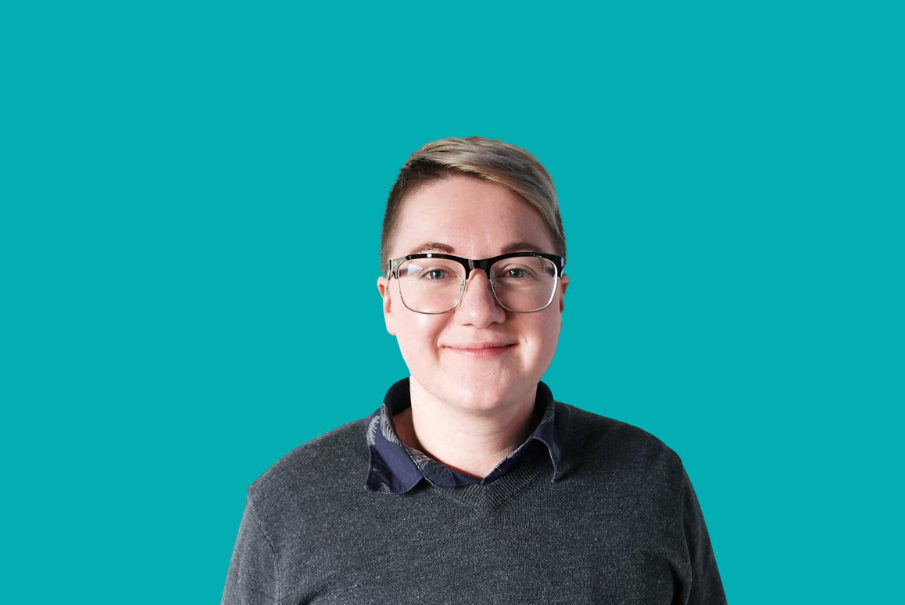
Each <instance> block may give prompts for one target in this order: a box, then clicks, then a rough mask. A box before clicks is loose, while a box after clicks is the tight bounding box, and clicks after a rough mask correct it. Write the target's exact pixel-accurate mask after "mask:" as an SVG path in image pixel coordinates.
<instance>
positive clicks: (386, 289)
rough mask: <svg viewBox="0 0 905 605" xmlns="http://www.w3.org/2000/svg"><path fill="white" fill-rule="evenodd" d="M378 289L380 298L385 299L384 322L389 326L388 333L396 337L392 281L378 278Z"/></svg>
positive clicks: (383, 277)
mask: <svg viewBox="0 0 905 605" xmlns="http://www.w3.org/2000/svg"><path fill="white" fill-rule="evenodd" d="M377 289H378V290H379V291H380V298H381V299H383V321H384V322H385V323H386V325H387V332H389V333H390V334H392V335H393V336H395V335H396V322H395V321H394V319H393V301H392V300H390V280H388V279H387V278H386V277H385V276H383V275H381V276H380V277H378V278H377Z"/></svg>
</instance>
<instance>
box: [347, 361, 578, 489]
mask: <svg viewBox="0 0 905 605" xmlns="http://www.w3.org/2000/svg"><path fill="white" fill-rule="evenodd" d="M411 405H412V402H411V396H410V393H409V380H408V378H405V379H403V380H400V381H399V382H397V383H396V384H394V385H393V386H392V387H390V390H389V391H387V394H386V398H384V401H383V407H381V408H380V409H379V410H377V411H376V412H374V414H373V415H372V416H371V417H370V419H369V420H368V432H367V440H368V450H369V452H370V467H369V469H368V478H367V481H366V483H365V488H366V489H368V490H370V491H372V492H380V493H387V494H404V493H406V492H408V491H409V490H411V489H412V488H413V487H415V485H417V484H418V483H419V482H420V481H421V480H422V479H423V480H426V481H427V482H428V483H430V484H431V485H433V486H435V487H439V488H444V489H448V488H452V487H458V486H460V485H472V484H475V483H480V484H481V485H486V484H488V483H491V482H492V481H495V480H496V479H499V478H500V477H502V476H503V475H505V474H506V473H508V472H509V471H511V470H512V469H514V468H515V467H517V466H518V465H519V464H521V463H522V462H524V461H525V460H527V459H528V458H529V457H530V456H531V454H532V453H535V452H536V451H537V449H538V448H539V447H544V448H545V449H546V452H547V453H548V454H549V455H550V460H551V461H552V462H553V477H552V481H556V478H557V476H558V474H559V467H560V463H559V462H560V458H561V457H562V448H561V447H560V443H559V439H558V437H557V436H556V430H555V429H554V425H553V418H554V414H555V410H556V402H555V401H554V400H553V394H552V393H551V392H550V389H549V388H548V387H547V385H545V384H544V383H542V382H540V383H538V385H537V398H536V399H535V403H534V409H535V413H536V414H540V415H541V416H540V422H539V423H538V425H537V428H536V429H534V432H533V433H531V436H529V437H528V439H527V440H526V441H525V442H524V443H523V444H522V445H520V446H519V447H518V448H516V449H515V450H514V451H513V452H512V453H510V454H509V455H508V456H506V457H505V458H504V459H503V460H502V461H501V462H500V463H499V464H498V465H497V466H496V468H494V469H493V470H492V471H491V472H490V474H488V475H487V476H486V477H484V478H483V479H480V478H478V477H472V476H470V475H466V474H464V473H460V472H459V471H456V470H455V469H452V468H450V467H448V466H446V465H445V464H443V463H442V462H438V461H436V460H434V459H433V458H431V457H429V456H427V455H426V454H424V453H423V452H420V451H418V450H416V449H414V448H411V447H409V446H407V445H406V444H404V443H403V442H402V441H401V440H400V439H399V436H398V435H397V434H396V429H395V427H394V426H393V421H392V418H393V416H394V415H395V414H398V413H399V412H401V411H403V410H405V409H406V408H408V407H410V406H411Z"/></svg>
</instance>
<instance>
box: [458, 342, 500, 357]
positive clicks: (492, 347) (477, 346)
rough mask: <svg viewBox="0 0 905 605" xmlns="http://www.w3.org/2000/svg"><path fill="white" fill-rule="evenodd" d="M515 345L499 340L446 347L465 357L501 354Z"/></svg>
mask: <svg viewBox="0 0 905 605" xmlns="http://www.w3.org/2000/svg"><path fill="white" fill-rule="evenodd" d="M514 346H515V343H512V344H507V343H501V342H476V343H468V344H463V345H447V346H446V348H447V349H449V350H450V351H452V352H453V353H458V354H459V355H465V356H466V357H479V358H480V357H495V356H497V355H502V354H503V353H505V352H506V351H508V350H509V349H511V348H512V347H514Z"/></svg>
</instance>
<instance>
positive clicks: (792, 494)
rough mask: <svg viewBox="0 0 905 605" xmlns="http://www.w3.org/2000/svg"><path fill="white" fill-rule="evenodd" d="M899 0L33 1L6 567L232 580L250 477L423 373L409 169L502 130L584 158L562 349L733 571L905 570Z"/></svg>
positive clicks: (16, 72)
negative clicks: (398, 181)
mask: <svg viewBox="0 0 905 605" xmlns="http://www.w3.org/2000/svg"><path fill="white" fill-rule="evenodd" d="M900 6H901V4H899V3H893V2H889V3H878V2H858V3H854V2H849V3H845V2H825V3H816V2H812V3H802V2H782V3H780V2H767V3H764V2H743V3H690V4H678V3H668V4H659V3H650V2H642V3H613V5H612V6H608V5H601V6H596V7H592V6H590V5H582V4H570V3H555V4H551V5H532V4H525V3H512V4H494V3H486V2H483V3H460V4H423V3H418V4H415V3H406V4H401V3H400V4H393V5H390V4H387V5H360V6H359V5H355V4H343V5H341V6H338V7H336V8H327V7H325V6H321V7H307V6H303V5H301V4H300V3H258V4H252V3H236V2H225V3H197V2H186V3H161V2H154V3H151V2H132V3H98V2H87V3H81V4H79V3H49V2H34V3H28V8H22V5H13V3H7V4H6V5H4V7H3V8H2V9H0V61H2V63H0V65H2V67H0V69H2V72H0V76H2V79H0V89H2V94H0V109H2V111H0V153H2V157H0V161H2V163H0V254H2V256H0V274H2V281H0V289H2V290H0V306H2V314H0V354H2V360H0V361H2V365H0V401H2V418H3V422H2V440H0V441H2V443H0V448H2V452H0V454H2V460H3V469H4V472H3V475H4V481H3V498H2V507H3V511H4V517H5V522H6V528H5V531H4V539H3V543H4V548H3V549H2V555H0V556H2V565H0V573H2V575H3V584H4V589H3V592H4V597H3V600H4V602H7V603H24V602H28V603H38V602H40V603H51V602H59V601H63V600H65V601H67V602H90V603H135V604H139V603H162V602H167V603H169V602H179V603H215V602H218V600H219V598H220V594H221V591H222V587H223V582H224V579H225V575H226V571H227V567H228V564H229V559H230V554H231V550H232V546H233V542H234V540H235V537H236V533H237V531H238V527H239V520H240V517H241V514H242V508H243V504H244V497H245V490H246V488H247V487H248V485H249V484H250V483H251V482H252V481H254V480H255V478H257V477H258V476H259V475H260V474H261V473H262V472H264V471H265V470H266V469H267V468H268V467H269V466H270V465H271V464H272V463H273V462H275V461H276V460H277V459H279V458H280V457H281V456H282V455H283V454H285V453H287V452H288V451H289V450H291V449H292V448H294V447H295V446H297V445H299V444H301V443H304V442H305V441H307V440H309V439H311V438H312V437H314V436H316V435H319V434H321V433H323V432H325V431H327V430H330V429H332V428H334V427H336V426H338V425H340V424H342V423H345V422H348V421H351V420H354V419H357V418H360V417H363V416H365V415H367V414H369V413H370V412H372V411H373V410H374V409H376V408H377V407H378V406H379V405H380V403H381V400H382V397H383V394H384V392H385V390H386V388H387V387H388V386H389V385H390V384H391V382H393V381H395V380H396V379H398V378H401V377H403V376H405V375H407V373H406V368H405V366H404V364H403V362H402V360H401V358H400V356H399V354H398V349H397V347H396V344H395V341H394V339H393V338H392V337H390V336H389V335H387V334H386V332H385V330H384V327H383V321H382V318H381V311H380V304H379V300H378V295H377V289H376V287H375V283H376V278H377V275H378V246H379V233H380V221H381V217H382V211H383V204H384V202H385V199H386V195H387V193H388V192H389V189H390V187H391V185H392V183H393V180H394V178H395V175H396V172H397V171H398V169H399V167H400V166H401V165H402V163H403V162H404V161H405V159H406V158H407V156H408V155H409V154H410V153H411V152H412V151H414V150H415V149H417V148H418V147H420V146H421V145H422V144H423V143H425V142H427V141H430V140H434V139H437V138H441V137H445V136H468V135H472V134H480V135H483V136H485V137H491V138H500V139H503V140H505V141H507V142H510V143H514V144H516V145H520V146H523V147H525V148H526V149H528V150H530V151H531V152H532V153H534V154H535V155H536V156H537V157H538V158H539V159H540V160H541V161H542V162H543V163H544V164H545V165H546V167H547V168H548V169H549V170H550V172H551V173H552V175H553V177H554V179H555V181H556V184H557V188H558V191H559V195H560V200H561V205H562V214H563V218H564V222H565V227H566V235H567V238H568V245H569V262H568V268H567V269H568V270H567V272H568V273H569V275H570V277H571V282H570V284H571V285H570V287H569V290H568V295H567V297H566V312H565V316H564V321H565V327H564V331H563V334H562V338H561V341H560V347H559V351H558V353H557V357H556V360H555V361H554V363H553V365H552V367H551V368H550V370H549V372H548V374H547V376H546V378H545V381H546V382H547V383H548V384H549V385H550V386H551V388H552V389H553V392H554V394H555V395H556V397H557V399H559V400H561V401H565V402H568V403H572V404H575V405H578V406H580V407H583V408H585V409H588V410H591V411H594V412H597V413H600V414H603V415H606V416H610V417H613V418H617V419H620V420H623V421H626V422H629V423H632V424H635V425H637V426H640V427H642V428H644V429H646V430H648V431H650V432H651V433H653V434H655V435H657V436H658V437H659V438H661V439H662V440H663V441H665V442H666V443H667V444H668V445H670V446H671V447H672V448H673V449H675V450H676V451H677V452H678V453H679V454H680V455H681V456H682V459H683V461H684V462H685V465H686V467H687V469H688V472H689V475H690V476H691V478H692V481H693V482H694V485H695V488H696V490H697V493H698V496H699V498H700V500H701V502H702V506H703V510H704V513H705V517H706V520H707V523H708V526H709V529H710V534H711V538H712V540H713V544H714V549H715V552H716V555H717V560H718V562H719V566H720V570H721V572H722V575H723V581H724V584H725V588H726V592H727V595H728V597H729V600H730V602H732V603H733V604H735V605H738V604H742V603H752V604H753V603H812V602H813V603H817V602H819V603H849V602H867V603H871V602H894V601H898V600H899V599H900V598H901V596H900V593H899V591H898V590H896V589H898V588H899V587H900V585H901V581H900V579H899V574H900V573H901V569H900V568H901V550H902V540H903V527H902V516H901V511H900V512H899V513H896V512H895V511H896V510H900V509H901V506H902V497H901V491H900V490H901V485H902V470H901V466H902V454H901V451H902V450H901V437H900V433H901V430H902V420H903V414H902V407H903V404H905V389H903V368H905V363H903V362H905V354H903V336H905V334H903V320H902V309H903V307H905V304H903V303H905V300H903V259H905V250H903V244H902V239H903V238H902V233H903V227H905V223H903V202H905V187H903V178H902V177H903V166H905V164H903V159H905V158H903V155H905V151H903V140H905V139H903V135H905V128H903V112H902V107H903V106H905V98H903V86H902V84H903V82H902V78H903V57H905V48H903V42H902V40H903V37H902V31H903V18H902V17H903V14H902V11H901V10H900V9H899V8H898V7H900ZM338 259H342V262H339V260H338ZM896 503H898V504H896Z"/></svg>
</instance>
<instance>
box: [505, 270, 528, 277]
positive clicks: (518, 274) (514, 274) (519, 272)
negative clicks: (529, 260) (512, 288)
mask: <svg viewBox="0 0 905 605" xmlns="http://www.w3.org/2000/svg"><path fill="white" fill-rule="evenodd" d="M527 275H528V272H527V271H525V270H524V269H522V268H516V269H509V270H508V271H506V277H507V278H509V279H521V278H523V277H527Z"/></svg>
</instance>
